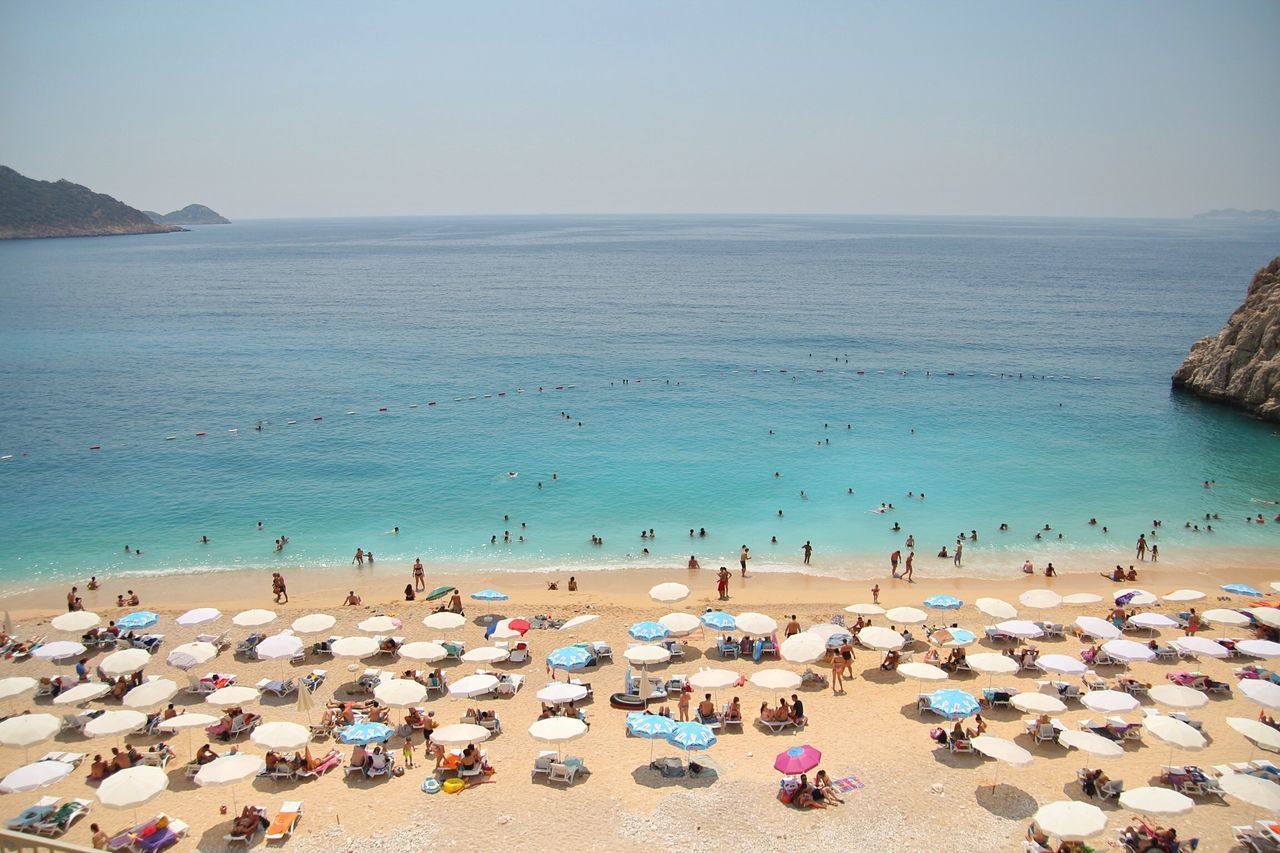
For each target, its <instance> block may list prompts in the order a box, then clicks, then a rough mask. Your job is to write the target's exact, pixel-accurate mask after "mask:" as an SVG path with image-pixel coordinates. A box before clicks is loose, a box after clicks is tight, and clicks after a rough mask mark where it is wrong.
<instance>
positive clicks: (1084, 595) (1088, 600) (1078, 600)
mask: <svg viewBox="0 0 1280 853" xmlns="http://www.w3.org/2000/svg"><path fill="white" fill-rule="evenodd" d="M1101 600H1102V596H1100V595H1095V594H1094V593H1092V592H1073V593H1072V594H1071V595H1065V596H1063V597H1062V603H1063V604H1097V603H1098V602H1099V601H1101Z"/></svg>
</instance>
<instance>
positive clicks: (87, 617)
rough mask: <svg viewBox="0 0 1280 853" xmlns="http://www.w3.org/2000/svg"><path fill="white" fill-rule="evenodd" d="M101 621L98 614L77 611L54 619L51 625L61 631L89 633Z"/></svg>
mask: <svg viewBox="0 0 1280 853" xmlns="http://www.w3.org/2000/svg"><path fill="white" fill-rule="evenodd" d="M101 621H102V618H101V617H100V616H98V614H97V613H90V612H89V611H88V610H76V611H73V612H71V613H62V614H60V615H58V616H55V617H53V619H52V620H51V621H50V622H49V624H50V625H52V626H53V627H54V628H56V629H57V630H59V631H75V632H81V631H88V630H89V629H90V628H92V627H93V626H94V625H97V624H98V623H99V622H101Z"/></svg>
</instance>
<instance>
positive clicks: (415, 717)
mask: <svg viewBox="0 0 1280 853" xmlns="http://www.w3.org/2000/svg"><path fill="white" fill-rule="evenodd" d="M404 721H405V722H406V723H408V724H409V725H411V726H413V727H414V728H419V727H421V725H422V713H421V712H419V711H418V709H417V708H410V709H409V710H408V711H407V712H405V715H404Z"/></svg>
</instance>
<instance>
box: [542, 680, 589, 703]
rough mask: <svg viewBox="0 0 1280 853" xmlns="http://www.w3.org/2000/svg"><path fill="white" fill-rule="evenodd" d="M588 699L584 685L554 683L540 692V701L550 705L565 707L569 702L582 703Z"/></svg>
mask: <svg viewBox="0 0 1280 853" xmlns="http://www.w3.org/2000/svg"><path fill="white" fill-rule="evenodd" d="M586 698H587V688H586V685H584V684H571V683H569V682H567V681H552V682H550V683H549V684H547V686H546V687H544V688H542V689H541V690H539V691H538V701H539V702H546V703H548V704H550V705H564V704H566V703H568V702H581V701H582V700H583V699H586Z"/></svg>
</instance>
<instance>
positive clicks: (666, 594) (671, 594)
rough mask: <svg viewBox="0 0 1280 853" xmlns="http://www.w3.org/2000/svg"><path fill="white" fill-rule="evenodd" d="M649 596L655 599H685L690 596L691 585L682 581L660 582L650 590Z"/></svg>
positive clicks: (669, 600) (666, 600) (670, 600)
mask: <svg viewBox="0 0 1280 853" xmlns="http://www.w3.org/2000/svg"><path fill="white" fill-rule="evenodd" d="M649 597H650V598H652V599H653V600H654V601H662V602H668V603H669V602H672V601H684V600H685V599H686V598H688V597H689V587H687V586H685V585H684V584H682V583H660V584H658V585H657V586H655V587H653V588H652V589H650V590H649Z"/></svg>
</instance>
